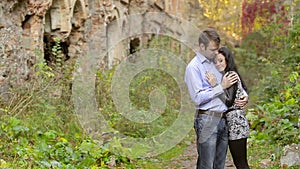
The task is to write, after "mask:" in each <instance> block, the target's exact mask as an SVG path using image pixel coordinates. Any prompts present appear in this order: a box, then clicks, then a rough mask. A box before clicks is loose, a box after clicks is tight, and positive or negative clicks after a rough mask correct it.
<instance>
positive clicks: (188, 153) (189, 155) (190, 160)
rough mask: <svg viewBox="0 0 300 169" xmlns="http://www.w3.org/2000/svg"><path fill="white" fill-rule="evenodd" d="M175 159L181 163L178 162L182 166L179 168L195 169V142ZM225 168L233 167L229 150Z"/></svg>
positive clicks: (230, 168)
mask: <svg viewBox="0 0 300 169" xmlns="http://www.w3.org/2000/svg"><path fill="white" fill-rule="evenodd" d="M176 161H178V162H180V163H181V164H179V165H180V166H182V167H180V169H195V168H196V161H197V150H196V143H191V144H190V145H189V146H188V147H187V148H186V149H185V151H184V153H183V154H182V155H181V156H180V157H178V160H176ZM225 169H235V167H234V164H233V162H232V160H231V157H230V153H229V152H228V154H227V158H226V164H225Z"/></svg>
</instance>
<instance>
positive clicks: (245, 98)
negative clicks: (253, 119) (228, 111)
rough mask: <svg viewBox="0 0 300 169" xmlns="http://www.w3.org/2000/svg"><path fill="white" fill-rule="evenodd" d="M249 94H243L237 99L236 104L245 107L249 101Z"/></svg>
mask: <svg viewBox="0 0 300 169" xmlns="http://www.w3.org/2000/svg"><path fill="white" fill-rule="evenodd" d="M248 99H249V97H248V96H242V97H241V99H239V100H237V101H235V104H236V105H237V106H239V107H240V108H241V109H245V108H246V106H247V103H248Z"/></svg>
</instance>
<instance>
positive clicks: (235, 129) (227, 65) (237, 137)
mask: <svg viewBox="0 0 300 169" xmlns="http://www.w3.org/2000/svg"><path fill="white" fill-rule="evenodd" d="M218 52H219V54H218V55H217V56H216V58H215V61H214V63H215V66H216V68H217V69H218V71H220V72H221V73H222V74H223V75H224V76H228V75H229V74H230V73H236V74H237V75H238V76H239V80H238V82H237V83H235V85H233V86H231V87H230V88H229V89H226V90H225V92H224V93H225V94H224V95H223V96H222V98H221V99H222V100H223V101H224V103H225V104H226V105H227V106H228V111H227V114H226V120H227V122H228V128H229V143H228V145H229V150H230V153H231V155H232V158H233V162H234V165H235V166H236V168H237V169H249V165H248V162H247V138H248V136H249V124H248V121H247V119H246V112H245V111H244V110H243V109H242V108H241V107H238V106H237V105H236V104H235V101H236V100H238V99H240V97H241V96H243V95H247V93H246V90H247V88H246V86H245V84H244V82H243V80H242V78H241V76H240V74H239V72H238V70H237V66H236V64H235V63H234V59H233V54H232V53H231V52H230V50H229V49H227V48H226V47H221V48H220V49H219V51H218ZM206 76H207V80H208V81H209V83H210V84H211V85H212V86H215V85H216V80H215V76H214V75H213V74H211V73H207V74H206Z"/></svg>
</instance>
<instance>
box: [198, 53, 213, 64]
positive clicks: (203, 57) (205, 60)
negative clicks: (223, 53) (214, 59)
mask: <svg viewBox="0 0 300 169" xmlns="http://www.w3.org/2000/svg"><path fill="white" fill-rule="evenodd" d="M197 58H198V60H199V61H200V62H201V63H204V62H208V63H210V62H211V61H209V60H208V59H207V58H206V57H205V56H203V55H202V54H201V53H200V52H197Z"/></svg>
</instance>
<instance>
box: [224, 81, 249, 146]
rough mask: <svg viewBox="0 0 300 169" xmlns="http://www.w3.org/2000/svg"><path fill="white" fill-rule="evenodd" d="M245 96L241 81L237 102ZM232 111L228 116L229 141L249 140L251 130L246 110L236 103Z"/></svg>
mask: <svg viewBox="0 0 300 169" xmlns="http://www.w3.org/2000/svg"><path fill="white" fill-rule="evenodd" d="M245 94H246V95H247V93H246V92H245V90H244V89H243V87H242V83H241V81H240V79H239V81H238V87H237V92H236V97H235V101H236V100H238V99H240V98H241V96H243V95H245ZM230 109H233V110H232V111H229V112H228V113H227V114H226V119H227V123H228V127H229V140H237V139H241V138H247V137H248V136H249V133H250V131H249V130H250V129H249V123H248V120H247V118H246V112H245V110H242V109H240V108H239V107H238V106H237V105H236V104H235V103H233V105H232V106H231V107H230V108H229V110H230Z"/></svg>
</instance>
